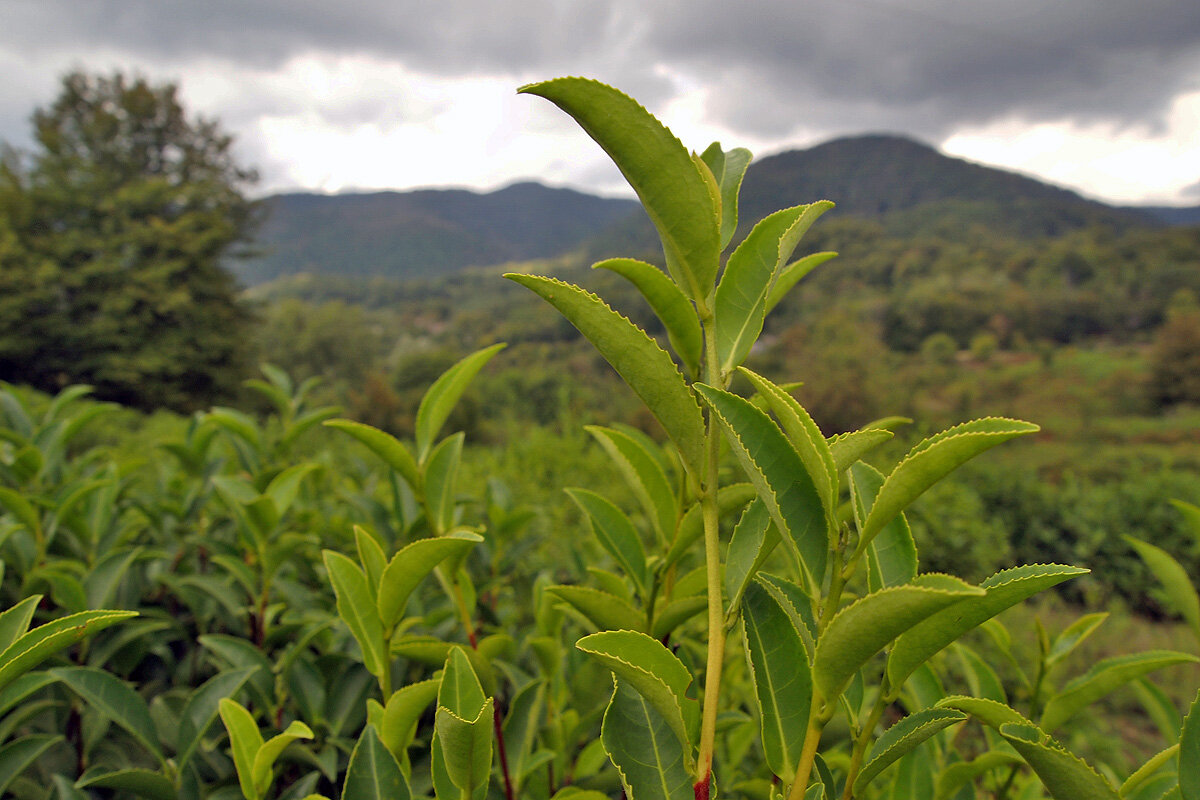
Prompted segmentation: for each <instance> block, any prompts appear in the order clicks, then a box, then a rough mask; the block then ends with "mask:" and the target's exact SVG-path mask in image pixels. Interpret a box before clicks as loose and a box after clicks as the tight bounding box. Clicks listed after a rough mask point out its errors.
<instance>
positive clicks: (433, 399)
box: [416, 344, 504, 464]
mask: <svg viewBox="0 0 1200 800" xmlns="http://www.w3.org/2000/svg"><path fill="white" fill-rule="evenodd" d="M503 349H504V345H503V344H494V345H492V346H491V347H485V348H484V349H482V350H477V351H475V352H474V353H471V354H470V355H469V356H467V357H466V358H464V359H462V360H461V361H459V362H458V363H457V364H455V365H454V366H452V367H450V369H448V370H446V371H445V372H444V373H442V375H441V377H439V378H438V379H437V380H436V381H434V382H433V385H432V386H430V387H429V390H428V391H426V392H425V396H424V397H423V398H422V399H421V405H420V407H419V408H417V423H416V428H417V429H416V437H417V462H418V463H421V464H424V463H425V459H426V457H428V455H429V451H430V449H431V448H432V447H433V442H434V439H436V438H437V435H438V432H439V431H440V430H441V429H442V425H443V424H445V422H446V418H447V417H449V416H450V412H451V411H453V410H454V406H455V405H457V404H458V401H459V399H460V398H461V397H462V395H463V392H465V391H466V390H467V386H468V385H469V384H470V383H471V381H472V380H474V378H475V376H476V375H478V374H479V370H481V369H483V366H484V365H485V364H487V362H488V361H490V360H491V358H492V356H494V355H496V353H499V352H500V351H501V350H503Z"/></svg>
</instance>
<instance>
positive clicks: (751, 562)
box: [725, 498, 779, 607]
mask: <svg viewBox="0 0 1200 800" xmlns="http://www.w3.org/2000/svg"><path fill="white" fill-rule="evenodd" d="M778 543H779V531H778V529H777V528H775V526H774V524H773V523H772V522H771V514H770V512H768V511H767V507H766V505H765V504H764V503H763V501H762V500H759V499H758V498H755V499H754V501H753V502H751V503H750V505H748V506H746V510H745V512H743V513H742V518H741V519H740V520H738V524H737V526H736V527H734V529H733V535H732V536H731V537H730V539H729V554H728V556H727V557H726V558H725V596H726V599H727V600H728V601H729V605H730V606H731V607H732V606H736V605H740V604H741V602H742V593H743V592H745V590H746V586H747V585H748V584H749V583H750V580H751V579H752V578H753V577H754V576H755V574H756V573H757V572H758V569H759V567H761V566H762V563H763V561H765V560H766V556H767V555H769V554H770V552H771V550H773V549H774V547H775V545H776V544H778Z"/></svg>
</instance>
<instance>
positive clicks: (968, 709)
mask: <svg viewBox="0 0 1200 800" xmlns="http://www.w3.org/2000/svg"><path fill="white" fill-rule="evenodd" d="M937 707H938V708H953V709H957V710H959V711H962V712H965V713H967V714H970V715H971V716H972V717H975V718H976V719H978V720H979V721H980V722H982V723H984V724H985V725H987V726H989V727H991V728H995V729H996V730H997V731H999V730H1000V728H1001V727H1003V726H1005V725H1008V724H1009V723H1012V724H1014V725H1028V726H1033V723H1032V722H1030V721H1029V720H1027V719H1025V717H1024V716H1022V714H1021V712H1019V711H1017V710H1016V709H1014V708H1010V707H1009V706H1007V705H1005V704H1004V703H1000V702H997V701H995V700H987V699H985V698H982V697H964V696H963V695H951V696H949V697H943V698H942V699H941V700H939V701H938V702H937Z"/></svg>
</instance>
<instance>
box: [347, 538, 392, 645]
mask: <svg viewBox="0 0 1200 800" xmlns="http://www.w3.org/2000/svg"><path fill="white" fill-rule="evenodd" d="M354 546H355V549H356V550H357V551H358V561H359V563H360V564H362V568H363V574H364V575H366V576H367V588H368V589H369V590H370V591H371V596H372V597H374V598H375V599H376V600H378V596H379V584H380V582H381V581H382V580H383V571H384V570H385V569H387V564H388V559H387V556H386V555H384V553H383V545H381V544H380V543H379V540H378V539H376V538H375V537H374V536H372V535H371V534H369V533H367V531H366V529H365V528H363V527H362V526H361V525H355V526H354ZM384 624H387V623H386V621H385V623H384Z"/></svg>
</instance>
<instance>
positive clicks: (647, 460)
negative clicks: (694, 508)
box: [584, 425, 679, 544]
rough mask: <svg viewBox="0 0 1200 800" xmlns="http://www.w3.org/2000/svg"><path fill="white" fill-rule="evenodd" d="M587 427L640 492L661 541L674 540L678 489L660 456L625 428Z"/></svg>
mask: <svg viewBox="0 0 1200 800" xmlns="http://www.w3.org/2000/svg"><path fill="white" fill-rule="evenodd" d="M584 428H585V430H587V432H588V433H590V434H591V435H592V437H593V438H594V439H595V440H596V441H597V442H599V443H600V446H601V447H603V448H604V451H605V452H606V453H608V455H609V457H610V458H611V459H612V460H613V462H614V463H615V464H616V465H617V468H618V469H619V470H620V472H621V475H622V476H623V477H624V478H625V482H626V483H628V484H629V486H630V488H631V489H633V492H634V494H635V495H637V498H638V500H639V501H640V502H641V504H642V507H643V508H644V509H645V510H646V516H647V517H648V518H649V519H650V521H651V523H653V525H654V529H655V532H656V533H658V539H659V541H660V542H663V543H664V544H665V543H666V542H670V541H671V540H673V539H674V538H675V526H676V524H677V523H678V518H679V504H678V502H677V501H676V499H675V488H674V487H673V486H672V485H671V481H670V479H669V478H667V473H666V472H665V471H664V470H663V468H662V464H661V463H660V462H659V460H658V458H656V457H655V455H654V453H651V452H648V451H647V450H646V448H645V446H644V445H643V444H642V442H641V441H639V440H638V439H636V438H635V437H633V436H631V435H630V434H628V433H626V432H624V431H619V430H616V429H614V428H603V427H600V426H599V425H585V426H584Z"/></svg>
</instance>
